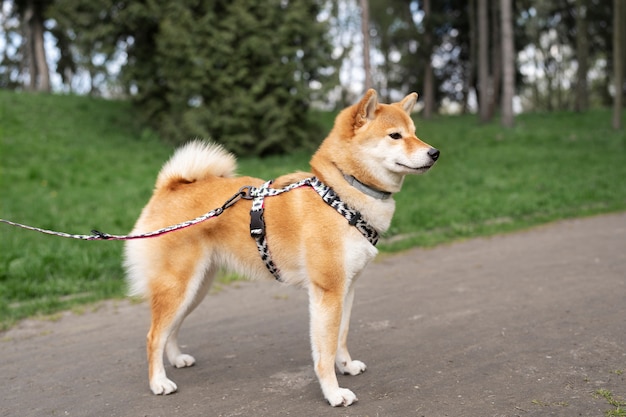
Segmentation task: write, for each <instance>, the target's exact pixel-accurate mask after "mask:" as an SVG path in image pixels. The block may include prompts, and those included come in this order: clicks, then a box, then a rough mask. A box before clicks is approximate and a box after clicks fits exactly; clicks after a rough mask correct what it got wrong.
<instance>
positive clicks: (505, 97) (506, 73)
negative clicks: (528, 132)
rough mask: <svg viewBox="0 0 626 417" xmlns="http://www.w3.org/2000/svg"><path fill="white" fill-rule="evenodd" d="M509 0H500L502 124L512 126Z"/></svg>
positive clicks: (511, 43) (512, 59) (513, 53)
mask: <svg viewBox="0 0 626 417" xmlns="http://www.w3.org/2000/svg"><path fill="white" fill-rule="evenodd" d="M512 8H513V6H512V4H511V0H500V16H501V18H502V22H501V25H500V27H501V28H502V72H503V78H502V125H503V126H506V127H512V126H513V95H514V94H515V44H514V41H513V13H512Z"/></svg>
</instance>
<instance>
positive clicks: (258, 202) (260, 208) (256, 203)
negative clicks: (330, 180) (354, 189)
mask: <svg viewBox="0 0 626 417" xmlns="http://www.w3.org/2000/svg"><path fill="white" fill-rule="evenodd" d="M271 185H272V181H268V182H266V183H265V184H263V185H262V186H260V187H258V188H254V187H251V189H250V197H252V209H251V210H250V235H251V236H252V237H253V238H254V239H255V241H256V244H257V248H258V249H259V254H260V255H261V259H262V260H263V263H264V264H265V266H266V267H267V269H268V270H269V271H270V273H271V274H272V275H274V277H275V278H276V279H277V280H278V281H282V278H281V276H280V271H279V269H278V268H277V267H276V264H275V263H274V261H273V260H272V256H271V254H270V250H269V246H268V244H267V238H266V234H265V220H264V219H263V212H264V210H265V197H272V196H276V195H279V194H282V193H284V192H287V191H291V190H294V189H296V188H300V187H304V186H309V187H311V188H313V189H314V190H315V192H316V193H318V194H319V195H320V197H322V200H324V201H325V202H326V204H328V205H329V206H331V207H332V208H334V209H335V210H337V212H338V213H339V214H341V215H342V216H343V217H345V218H346V220H347V221H348V224H350V225H351V226H354V227H356V229H357V230H358V231H359V232H360V233H361V234H362V235H363V236H364V237H365V238H366V239H367V240H368V241H369V242H370V243H371V244H372V245H376V243H378V232H377V231H376V230H375V229H374V228H373V227H372V226H370V225H369V224H368V223H367V222H366V221H365V220H364V219H363V218H362V217H361V213H360V212H359V211H357V210H354V209H352V208H350V207H348V206H347V205H346V204H345V203H344V202H343V201H341V199H340V198H339V196H338V195H337V193H335V191H333V189H332V188H330V187H329V186H327V185H326V184H324V183H323V182H322V181H320V180H319V179H318V178H316V177H311V178H306V179H304V180H302V181H298V182H295V183H293V184H290V185H288V186H286V187H284V188H279V189H275V188H270V186H271Z"/></svg>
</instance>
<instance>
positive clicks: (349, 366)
mask: <svg viewBox="0 0 626 417" xmlns="http://www.w3.org/2000/svg"><path fill="white" fill-rule="evenodd" d="M337 368H339V372H341V373H342V374H344V375H358V374H362V373H363V372H365V370H366V369H367V366H365V364H364V363H363V362H361V361H350V362H347V363H346V362H341V363H338V364H337Z"/></svg>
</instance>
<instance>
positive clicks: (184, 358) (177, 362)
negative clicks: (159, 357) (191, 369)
mask: <svg viewBox="0 0 626 417" xmlns="http://www.w3.org/2000/svg"><path fill="white" fill-rule="evenodd" d="M194 363H196V359H195V358H194V357H193V356H191V355H186V354H184V353H182V354H180V355H178V356H176V358H175V359H174V360H173V361H172V365H174V366H175V367H177V368H186V367H187V366H193V364H194Z"/></svg>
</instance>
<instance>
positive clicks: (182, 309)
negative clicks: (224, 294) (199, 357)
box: [147, 256, 213, 394]
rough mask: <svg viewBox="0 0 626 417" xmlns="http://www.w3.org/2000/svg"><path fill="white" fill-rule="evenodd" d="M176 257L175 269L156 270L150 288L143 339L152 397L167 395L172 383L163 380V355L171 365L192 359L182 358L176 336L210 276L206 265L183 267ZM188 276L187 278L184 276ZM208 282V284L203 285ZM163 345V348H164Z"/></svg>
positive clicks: (211, 276) (188, 364)
mask: <svg viewBox="0 0 626 417" xmlns="http://www.w3.org/2000/svg"><path fill="white" fill-rule="evenodd" d="M182 258H183V257H182V256H181V257H179V258H178V259H177V267H176V268H175V269H170V270H168V269H166V268H163V270H161V271H160V273H161V274H160V276H159V277H158V278H157V280H158V281H157V282H155V283H154V285H151V289H150V290H151V291H150V303H151V311H152V323H151V326H150V331H149V332H148V338H147V353H148V366H149V373H150V376H149V378H150V389H151V390H152V392H153V393H154V394H170V393H172V392H175V391H176V390H177V386H176V384H175V383H174V382H173V381H171V380H170V379H168V378H167V375H166V373H165V367H164V366H163V353H164V352H165V351H166V350H167V355H168V359H169V360H170V361H171V362H172V363H173V364H174V365H175V366H178V365H181V366H190V365H192V364H193V363H194V362H195V359H194V358H193V357H192V356H190V355H184V354H182V352H180V348H179V347H178V341H177V335H178V330H179V328H180V325H181V324H182V322H183V320H184V319H185V317H186V316H187V314H189V312H191V310H193V308H194V307H195V306H197V305H198V303H199V302H200V301H201V300H202V298H204V295H205V294H206V291H207V290H208V287H209V284H210V281H211V280H212V278H213V274H208V275H210V276H207V270H209V271H210V269H209V268H208V265H206V264H202V263H200V264H196V265H193V264H192V263H191V262H189V264H187V265H186V266H188V267H189V268H187V269H185V268H184V266H185V262H184V260H183V259H182ZM185 273H186V274H191V276H185ZM207 281H208V282H207ZM166 345H167V348H166Z"/></svg>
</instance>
